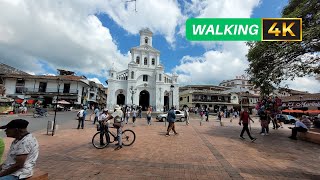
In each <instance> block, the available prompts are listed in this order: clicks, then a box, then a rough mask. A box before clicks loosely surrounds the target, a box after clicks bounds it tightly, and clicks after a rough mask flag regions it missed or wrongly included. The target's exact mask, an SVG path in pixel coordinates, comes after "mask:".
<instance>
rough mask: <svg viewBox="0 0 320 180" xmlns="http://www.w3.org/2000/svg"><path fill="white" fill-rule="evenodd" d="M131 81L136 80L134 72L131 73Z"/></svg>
mask: <svg viewBox="0 0 320 180" xmlns="http://www.w3.org/2000/svg"><path fill="white" fill-rule="evenodd" d="M131 79H134V72H133V71H131Z"/></svg>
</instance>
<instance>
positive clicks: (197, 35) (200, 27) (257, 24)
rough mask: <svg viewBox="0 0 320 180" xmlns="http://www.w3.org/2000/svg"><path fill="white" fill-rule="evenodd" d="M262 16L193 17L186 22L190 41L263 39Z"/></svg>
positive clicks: (187, 35)
mask: <svg viewBox="0 0 320 180" xmlns="http://www.w3.org/2000/svg"><path fill="white" fill-rule="evenodd" d="M261 31H262V21H261V19H260V18H191V19H188V20H187V22H186V37H187V39H188V40H190V41H261V38H262V36H261Z"/></svg>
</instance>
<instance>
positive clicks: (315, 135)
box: [299, 129, 320, 144]
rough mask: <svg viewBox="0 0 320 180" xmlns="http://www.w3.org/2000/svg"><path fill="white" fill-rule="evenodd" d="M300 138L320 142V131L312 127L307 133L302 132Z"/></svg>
mask: <svg viewBox="0 0 320 180" xmlns="http://www.w3.org/2000/svg"><path fill="white" fill-rule="evenodd" d="M299 138H300V139H302V140H304V141H309V142H312V143H316V144H320V132H316V131H313V130H312V129H311V130H309V131H308V132H305V133H303V132H300V133H299Z"/></svg>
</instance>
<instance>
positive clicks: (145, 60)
mask: <svg viewBox="0 0 320 180" xmlns="http://www.w3.org/2000/svg"><path fill="white" fill-rule="evenodd" d="M144 65H148V59H147V58H146V57H145V58H144Z"/></svg>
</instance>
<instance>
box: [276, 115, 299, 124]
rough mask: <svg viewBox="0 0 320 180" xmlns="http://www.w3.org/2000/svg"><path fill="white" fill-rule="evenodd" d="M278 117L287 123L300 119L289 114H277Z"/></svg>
mask: <svg viewBox="0 0 320 180" xmlns="http://www.w3.org/2000/svg"><path fill="white" fill-rule="evenodd" d="M276 118H277V119H278V120H280V121H281V122H284V123H285V124H289V123H290V124H294V123H296V121H298V119H297V118H295V117H293V116H291V115H287V114H277V116H276Z"/></svg>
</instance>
